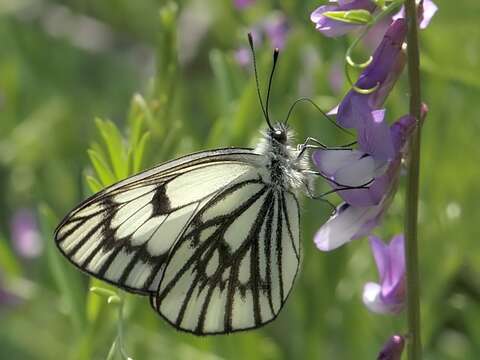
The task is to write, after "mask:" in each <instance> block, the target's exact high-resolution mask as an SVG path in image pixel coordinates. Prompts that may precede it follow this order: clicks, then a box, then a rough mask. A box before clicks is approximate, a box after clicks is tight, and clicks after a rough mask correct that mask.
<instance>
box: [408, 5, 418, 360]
mask: <svg viewBox="0 0 480 360" xmlns="http://www.w3.org/2000/svg"><path fill="white" fill-rule="evenodd" d="M405 12H406V19H407V24H408V32H407V45H408V47H407V53H408V78H409V87H410V115H412V116H414V117H415V118H416V119H417V125H418V126H417V127H416V129H415V131H414V134H413V135H412V137H411V140H410V143H409V151H408V154H409V159H408V169H407V197H406V205H405V238H406V244H405V259H406V277H407V318H408V334H409V341H408V343H407V352H408V359H409V360H420V359H421V358H422V345H421V339H420V277H419V266H418V241H417V221H418V187H419V172H420V136H421V126H420V124H421V97H420V96H421V95H420V58H419V45H418V19H417V8H416V4H415V0H406V1H405Z"/></svg>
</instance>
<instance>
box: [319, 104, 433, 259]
mask: <svg viewBox="0 0 480 360" xmlns="http://www.w3.org/2000/svg"><path fill="white" fill-rule="evenodd" d="M425 112H426V110H425ZM415 123H416V121H415V119H414V118H413V117H411V116H409V115H406V116H403V117H401V118H400V119H398V120H397V121H396V122H395V123H394V124H392V126H391V127H390V136H389V137H388V138H389V139H390V140H389V141H390V142H391V146H392V148H393V149H394V153H395V157H394V159H393V160H390V161H388V162H385V165H383V166H384V167H383V168H384V169H385V171H384V173H383V174H381V175H380V176H379V175H378V173H379V172H380V171H381V169H382V167H381V166H380V165H379V164H381V163H379V162H378V160H377V162H376V160H375V158H374V157H372V156H371V155H369V154H367V153H362V154H361V153H359V152H358V151H356V150H352V151H351V154H342V152H346V151H350V150H317V151H315V152H314V154H313V162H314V163H315V165H316V167H317V168H318V169H319V170H320V172H322V174H323V175H324V176H325V177H326V178H330V179H331V181H335V182H336V184H334V183H332V182H331V184H332V186H333V187H334V188H336V189H339V188H342V187H345V186H359V185H362V184H365V183H366V181H368V179H373V181H372V182H371V183H370V184H369V187H368V188H364V189H348V190H339V191H338V194H339V196H341V197H342V198H343V199H344V200H346V202H345V203H342V204H340V205H339V206H338V207H337V211H336V212H335V214H334V215H333V216H332V217H330V219H328V220H327V222H325V224H323V225H322V226H321V227H320V229H319V230H318V231H317V233H316V234H315V237H314V242H315V244H316V246H317V248H318V249H319V250H321V251H330V250H334V249H336V248H338V247H340V246H342V245H343V244H345V243H347V242H349V241H351V240H354V239H358V238H360V237H363V236H365V235H368V234H370V232H371V231H372V230H373V229H374V228H375V227H376V226H378V225H379V223H380V221H381V219H382V217H383V215H384V214H385V212H386V211H387V209H388V208H389V206H390V204H391V202H392V201H393V197H394V195H395V192H396V190H397V185H398V179H399V177H400V168H401V160H402V157H403V154H404V147H405V144H406V142H407V140H408V138H409V136H410V135H411V134H412V132H413V130H414V128H415ZM337 151H338V152H339V154H336V152H337ZM335 160H337V161H335ZM376 164H377V165H376ZM350 169H353V170H352V171H350Z"/></svg>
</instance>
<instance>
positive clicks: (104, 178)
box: [87, 149, 115, 187]
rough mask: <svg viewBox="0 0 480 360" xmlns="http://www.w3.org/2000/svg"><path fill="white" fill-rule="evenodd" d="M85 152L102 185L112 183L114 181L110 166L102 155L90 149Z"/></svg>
mask: <svg viewBox="0 0 480 360" xmlns="http://www.w3.org/2000/svg"><path fill="white" fill-rule="evenodd" d="M87 153H88V156H89V158H90V161H91V162H92V165H93V167H94V169H95V172H96V173H97V175H98V178H99V179H100V181H101V182H102V185H103V187H105V186H108V185H111V184H113V183H114V182H115V175H114V174H113V173H112V171H111V170H110V167H109V166H108V164H107V162H106V160H105V159H103V157H102V155H100V154H99V153H97V152H96V151H95V150H92V149H89V150H87Z"/></svg>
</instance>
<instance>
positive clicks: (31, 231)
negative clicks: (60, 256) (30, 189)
mask: <svg viewBox="0 0 480 360" xmlns="http://www.w3.org/2000/svg"><path fill="white" fill-rule="evenodd" d="M11 233H12V240H13V246H14V248H15V250H16V251H17V253H18V254H20V255H21V256H23V257H26V258H34V257H37V256H39V255H40V254H41V253H42V250H43V243H42V238H41V236H40V232H39V230H38V224H37V221H36V219H35V216H34V214H33V212H32V211H31V210H28V209H21V210H18V211H17V212H16V213H15V215H14V216H13V219H12V221H11Z"/></svg>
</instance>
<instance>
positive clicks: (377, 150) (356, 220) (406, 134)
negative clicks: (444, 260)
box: [310, 0, 437, 359]
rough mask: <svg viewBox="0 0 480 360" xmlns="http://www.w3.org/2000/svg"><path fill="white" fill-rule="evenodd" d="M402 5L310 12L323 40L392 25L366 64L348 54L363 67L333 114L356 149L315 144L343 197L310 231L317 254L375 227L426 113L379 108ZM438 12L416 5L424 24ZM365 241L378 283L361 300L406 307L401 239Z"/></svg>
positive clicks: (401, 34)
mask: <svg viewBox="0 0 480 360" xmlns="http://www.w3.org/2000/svg"><path fill="white" fill-rule="evenodd" d="M379 4H380V5H379ZM401 4H402V1H392V2H390V3H388V5H385V2H381V1H373V0H338V1H330V2H329V4H327V5H322V6H320V7H318V8H317V9H316V10H315V11H313V13H312V14H311V17H310V18H311V20H312V21H313V22H314V23H315V28H316V29H317V30H318V31H319V32H320V33H322V34H323V35H325V36H327V37H337V36H341V35H344V34H346V33H348V32H351V31H355V30H363V31H362V33H361V35H360V36H361V37H362V36H364V35H365V34H366V31H367V30H369V29H370V28H372V27H374V26H376V24H377V23H379V20H380V19H381V18H382V17H383V18H384V19H385V17H387V19H388V21H389V22H390V23H389V25H388V27H387V29H386V32H385V34H384V35H383V37H382V39H381V41H380V43H379V45H378V46H377V48H376V49H375V51H374V53H373V55H372V57H371V58H370V60H369V61H368V62H366V63H364V64H355V63H353V62H352V61H351V59H350V58H349V55H348V54H349V53H347V56H346V61H347V63H348V64H349V65H355V67H357V68H361V69H362V72H361V74H360V75H359V77H358V80H357V81H356V82H355V83H354V84H352V88H351V90H350V91H348V93H347V94H346V95H345V97H344V98H343V99H342V101H341V102H340V104H339V105H338V106H337V107H336V108H335V109H334V110H332V111H331V112H330V114H333V115H336V121H337V122H338V124H339V125H341V126H342V127H344V128H349V129H354V130H355V131H356V133H357V147H356V148H352V149H348V148H345V149H338V148H336V149H319V150H316V151H315V152H314V153H313V155H312V158H313V162H314V164H315V166H316V168H317V169H318V171H319V172H320V174H321V175H322V177H323V178H325V179H326V180H327V182H328V183H329V185H330V186H331V187H332V188H333V190H332V191H333V192H336V193H337V194H338V195H339V196H340V197H341V198H342V200H343V203H341V204H340V205H339V206H338V207H337V208H336V211H335V212H334V213H333V214H332V216H331V217H330V218H329V219H328V220H327V222H326V223H325V224H323V225H322V226H321V227H320V229H319V230H318V231H317V233H316V234H315V237H314V242H315V244H316V246H317V248H318V249H319V250H321V251H331V250H333V249H336V248H338V247H340V246H342V245H344V244H345V243H347V242H349V241H351V240H354V239H358V238H361V237H364V236H367V235H370V234H371V233H372V231H373V230H374V228H375V227H377V226H378V225H379V224H380V222H381V220H382V218H383V216H384V215H385V212H386V210H387V209H388V207H389V205H390V204H391V202H392V200H393V197H394V195H395V192H396V189H397V185H398V182H399V177H400V173H401V172H400V170H401V165H402V160H403V158H404V157H405V155H406V148H407V146H406V144H407V143H408V141H409V139H410V137H411V135H412V134H413V133H414V131H415V128H416V127H417V126H418V125H419V124H420V123H421V122H422V121H423V120H424V118H425V116H426V113H427V110H428V109H427V107H426V105H423V109H422V115H421V118H420V119H415V118H414V117H412V116H410V115H404V116H402V117H400V118H399V119H397V120H396V121H394V122H393V123H391V124H389V122H388V121H387V118H386V110H385V109H384V108H383V105H384V102H385V100H386V99H387V97H388V95H389V93H390V92H391V90H392V88H393V86H394V85H395V83H396V81H397V80H398V78H399V77H400V75H401V73H402V71H403V69H404V67H405V63H406V55H405V45H404V42H405V38H406V34H407V22H406V20H405V14H404V9H403V7H402V8H401V9H399V11H398V12H397V13H396V14H395V15H393V16H390V15H388V14H390V13H391V12H393V11H394V10H395V9H396V10H398V8H399V7H400V5H401ZM436 11H437V6H436V5H435V4H434V3H433V2H432V1H431V0H420V1H419V2H418V17H419V25H420V28H421V29H424V28H425V27H426V26H427V25H428V24H429V22H430V20H431V18H432V17H433V15H434V14H435V12H436ZM354 44H356V42H355V43H354ZM349 51H350V50H349ZM347 78H348V74H347ZM369 240H370V246H371V250H372V253H373V257H374V259H375V263H376V265H377V268H378V273H379V282H378V283H373V282H368V283H366V284H365V286H364V290H363V302H364V304H365V306H366V307H367V308H368V309H369V310H371V311H373V312H376V313H387V314H397V313H399V312H401V311H402V310H403V308H404V305H405V292H406V289H405V255H404V246H405V245H404V242H405V241H404V236H403V234H399V235H396V236H394V237H393V238H392V240H391V241H390V243H389V244H385V243H384V242H383V241H382V240H381V239H380V238H378V237H376V236H372V235H370V236H369ZM403 346H404V338H403V337H401V336H399V335H395V336H393V337H392V338H390V340H389V342H388V343H387V344H386V345H385V348H384V349H383V350H382V352H381V353H380V354H379V356H378V359H400V356H401V353H402V351H403Z"/></svg>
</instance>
